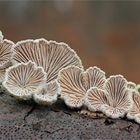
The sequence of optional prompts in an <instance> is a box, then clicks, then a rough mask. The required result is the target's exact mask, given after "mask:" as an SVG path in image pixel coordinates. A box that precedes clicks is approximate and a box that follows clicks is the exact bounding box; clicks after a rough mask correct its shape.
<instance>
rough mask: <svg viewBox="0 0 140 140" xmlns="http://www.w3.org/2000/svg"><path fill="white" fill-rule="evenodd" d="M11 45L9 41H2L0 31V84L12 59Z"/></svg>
mask: <svg viewBox="0 0 140 140" xmlns="http://www.w3.org/2000/svg"><path fill="white" fill-rule="evenodd" d="M13 45H14V43H13V42H12V41H10V40H7V39H4V40H3V35H2V32H1V31H0V83H1V82H2V81H3V79H4V76H5V69H6V68H8V67H9V66H11V59H12V57H13V52H14V51H13Z"/></svg>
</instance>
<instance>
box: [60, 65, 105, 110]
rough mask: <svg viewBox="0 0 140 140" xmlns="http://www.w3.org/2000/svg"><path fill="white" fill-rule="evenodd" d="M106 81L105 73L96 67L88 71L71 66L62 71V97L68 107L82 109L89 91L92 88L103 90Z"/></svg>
mask: <svg viewBox="0 0 140 140" xmlns="http://www.w3.org/2000/svg"><path fill="white" fill-rule="evenodd" d="M105 80H106V78H105V72H104V71H102V70H101V69H100V68H98V67H96V66H95V67H90V68H89V69H87V70H86V71H84V70H83V69H82V68H78V67H76V66H69V67H67V68H65V69H62V70H61V71H60V73H59V76H58V82H59V83H60V87H61V93H60V96H61V98H62V99H63V100H64V102H65V103H66V105H67V106H69V107H71V108H80V107H82V106H83V105H84V98H85V95H86V92H87V90H88V89H90V88H91V87H98V88H99V89H102V88H103V86H104V83H105Z"/></svg>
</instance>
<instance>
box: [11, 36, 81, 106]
mask: <svg viewBox="0 0 140 140" xmlns="http://www.w3.org/2000/svg"><path fill="white" fill-rule="evenodd" d="M14 50H15V55H14V58H13V63H15V64H16V63H21V62H24V63H26V62H28V61H29V60H31V61H32V62H35V63H36V65H37V66H41V67H42V68H43V69H44V71H45V72H46V74H47V77H46V85H45V86H44V87H43V89H42V90H41V93H40V94H36V95H35V96H34V99H35V100H36V101H37V102H39V103H40V104H51V103H54V102H55V101H56V100H57V96H58V94H59V92H60V89H59V85H58V83H57V82H56V80H57V77H58V72H59V71H60V70H61V69H63V68H65V67H67V66H70V65H75V66H78V67H80V68H82V67H83V66H82V63H81V60H80V58H79V57H78V55H77V54H76V52H75V51H74V50H72V49H71V48H70V47H69V46H68V45H67V44H65V43H62V42H61V43H57V42H55V41H47V40H45V39H37V40H25V41H20V42H18V43H17V44H16V45H15V48H14ZM51 88H52V89H51ZM50 92H53V93H50Z"/></svg>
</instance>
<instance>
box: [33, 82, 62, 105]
mask: <svg viewBox="0 0 140 140" xmlns="http://www.w3.org/2000/svg"><path fill="white" fill-rule="evenodd" d="M59 90H60V87H59V84H58V83H57V81H56V80H54V81H52V82H49V83H46V84H45V85H44V87H43V88H42V90H41V91H40V92H39V93H35V94H34V95H33V98H34V100H35V102H36V103H38V104H43V105H51V104H53V103H55V102H56V101H57V97H58V93H59V92H60V91H59Z"/></svg>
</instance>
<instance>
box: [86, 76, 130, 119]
mask: <svg viewBox="0 0 140 140" xmlns="http://www.w3.org/2000/svg"><path fill="white" fill-rule="evenodd" d="M85 103H86V105H87V107H88V109H89V110H90V111H101V112H103V113H104V114H105V115H106V116H108V117H111V118H119V117H123V116H124V115H125V114H126V113H127V112H128V110H129V109H130V108H131V107H132V99H131V94H129V91H128V89H127V81H126V79H125V78H124V77H123V76H121V75H116V76H110V77H109V78H108V79H107V80H106V83H105V85H104V89H103V90H102V89H98V88H91V89H89V90H88V91H87V94H86V97H85Z"/></svg>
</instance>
